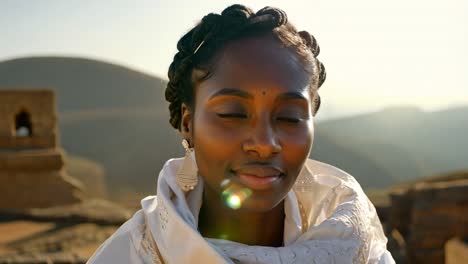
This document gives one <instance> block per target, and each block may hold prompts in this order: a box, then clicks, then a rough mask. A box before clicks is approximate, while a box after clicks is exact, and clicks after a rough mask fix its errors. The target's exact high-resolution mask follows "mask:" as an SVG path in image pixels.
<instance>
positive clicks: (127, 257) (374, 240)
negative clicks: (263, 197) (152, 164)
mask: <svg viewBox="0 0 468 264" xmlns="http://www.w3.org/2000/svg"><path fill="white" fill-rule="evenodd" d="M181 163H182V159H171V160H169V161H167V162H166V164H165V165H164V167H163V169H162V170H161V172H160V174H159V180H158V190H157V196H149V197H147V198H145V199H143V200H142V201H141V205H142V209H141V210H140V211H138V212H137V213H136V214H135V215H134V216H133V217H132V218H131V219H130V220H129V221H127V222H126V223H125V224H124V225H123V226H122V227H120V228H119V230H118V231H117V232H116V233H115V234H114V235H113V236H112V237H110V238H109V239H108V240H107V241H106V242H105V243H104V244H103V245H101V247H100V248H99V249H98V250H97V251H96V253H95V254H94V255H93V257H92V258H91V259H90V260H89V262H88V263H169V264H173V263H268V264H275V263H395V262H394V260H393V258H392V256H391V254H390V253H389V252H388V251H387V250H386V243H387V239H386V237H385V235H384V233H383V230H382V226H381V224H380V221H379V218H378V216H377V214H376V211H375V208H374V206H373V205H372V203H371V202H370V201H369V199H368V198H367V196H366V195H365V194H364V192H363V191H362V189H361V187H360V186H359V184H358V183H357V182H356V180H355V179H354V178H353V177H352V176H350V175H349V174H347V173H345V172H343V171H341V170H339V169H337V168H335V167H333V166H331V165H328V164H325V163H321V162H318V161H315V160H311V159H309V160H307V162H306V163H305V165H304V167H303V169H302V170H301V173H300V175H299V177H298V179H297V181H296V184H295V185H294V187H293V189H292V190H291V191H290V192H289V193H288V195H287V197H286V199H285V205H284V206H285V216H286V217H285V224H284V245H285V246H284V247H264V246H249V245H245V244H241V243H236V242H233V241H228V240H222V239H211V238H204V237H202V236H201V234H200V233H199V232H198V231H197V227H198V213H199V211H200V207H201V203H202V193H203V180H202V179H201V178H200V179H199V183H198V185H197V186H196V187H195V189H194V190H193V191H190V192H189V193H187V194H185V193H184V192H183V191H182V190H181V189H180V188H179V186H178V185H177V183H176V181H175V174H176V172H177V170H178V168H179V166H180V165H181ZM161 259H162V260H163V261H161Z"/></svg>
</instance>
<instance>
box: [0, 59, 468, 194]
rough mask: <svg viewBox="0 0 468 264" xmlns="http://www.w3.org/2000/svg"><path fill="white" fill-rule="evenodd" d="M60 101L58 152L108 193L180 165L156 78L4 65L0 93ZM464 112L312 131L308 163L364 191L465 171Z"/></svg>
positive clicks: (70, 66)
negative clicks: (352, 180)
mask: <svg viewBox="0 0 468 264" xmlns="http://www.w3.org/2000/svg"><path fill="white" fill-rule="evenodd" d="M35 87H37V88H52V89H54V90H55V91H56V92H57V101H58V109H59V112H60V113H59V126H60V134H61V136H60V138H61V145H62V146H63V147H64V149H65V150H66V151H67V152H69V153H73V154H74V155H78V156H82V157H86V158H88V159H90V160H93V161H95V162H97V163H99V164H101V165H102V166H103V169H104V170H105V171H106V176H107V184H108V188H107V189H108V191H109V193H111V194H112V193H114V194H115V193H119V192H125V191H141V192H154V190H155V188H156V186H155V184H154V183H155V181H156V178H157V174H158V171H159V170H160V168H161V166H162V165H163V164H164V162H165V161H166V160H167V159H169V158H173V157H177V156H182V155H183V149H182V147H181V146H180V138H179V136H178V134H177V133H176V131H174V129H172V128H171V127H170V125H169V123H168V117H169V114H168V110H167V103H166V102H165V100H164V96H163V94H164V89H165V82H164V80H162V79H159V78H157V77H153V76H150V75H147V74H143V73H140V72H137V71H133V70H131V69H128V68H125V67H121V66H118V65H113V64H109V63H105V62H100V61H93V60H88V59H80V58H53V57H44V58H40V57H37V58H24V59H17V60H10V61H4V62H0V89H23V88H28V89H30V88H35ZM467 121H468V107H459V108H453V109H448V110H444V111H440V112H423V111H420V110H419V109H417V108H411V107H401V108H389V109H384V110H382V111H380V112H375V113H369V114H362V115H358V116H353V117H347V118H341V119H335V120H329V121H322V122H318V123H317V124H316V136H315V142H314V147H313V151H312V157H313V158H316V159H318V160H321V161H324V162H327V163H330V164H333V165H335V166H337V167H339V168H342V169H344V170H345V171H348V172H349V173H351V174H352V175H354V176H355V177H356V178H357V179H358V180H359V182H360V183H361V184H362V185H363V187H365V188H380V187H386V186H390V185H392V184H395V183H398V182H401V181H407V180H411V179H416V178H419V177H423V176H428V175H434V174H438V173H443V172H446V171H453V170H461V169H466V168H467V167H468V164H467V162H466V157H467V156H468V141H466V140H465V137H466V136H465V135H466V134H468V122H467Z"/></svg>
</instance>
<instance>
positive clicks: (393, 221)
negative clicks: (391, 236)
mask: <svg viewBox="0 0 468 264" xmlns="http://www.w3.org/2000/svg"><path fill="white" fill-rule="evenodd" d="M467 193H468V179H460V180H452V181H447V182H421V183H417V184H415V185H413V186H412V187H411V188H408V189H407V190H405V191H402V190H400V191H398V192H395V193H393V194H392V195H391V201H392V204H391V209H390V213H389V216H388V229H389V230H394V229H395V230H398V231H399V232H400V233H401V234H403V237H404V240H405V244H406V256H407V261H408V263H429V264H430V263H444V259H445V258H446V257H447V256H446V255H445V251H444V246H445V244H446V242H447V241H448V240H450V239H451V238H453V237H466V236H468V217H466V216H467V215H468V195H467Z"/></svg>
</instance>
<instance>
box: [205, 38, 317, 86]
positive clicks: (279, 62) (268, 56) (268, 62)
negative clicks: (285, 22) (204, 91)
mask: <svg viewBox="0 0 468 264" xmlns="http://www.w3.org/2000/svg"><path fill="white" fill-rule="evenodd" d="M204 82H207V83H206V84H216V85H217V86H223V87H219V88H225V87H232V88H246V87H260V88H262V89H263V88H267V87H276V88H280V89H281V90H288V91H291V90H294V91H300V92H305V91H308V90H309V84H310V79H309V74H308V73H307V72H306V70H305V69H304V66H303V65H302V64H301V62H300V60H299V58H298V57H297V55H296V54H295V53H294V51H292V50H290V49H289V48H285V47H283V46H282V44H281V42H280V41H279V40H277V39H276V38H275V37H274V36H272V35H271V36H270V35H266V36H260V37H250V38H246V39H241V40H236V41H233V42H231V43H229V44H227V45H226V46H225V47H224V48H223V49H222V50H221V51H220V54H219V55H218V56H217V59H216V61H215V66H214V70H213V74H212V76H211V77H210V78H209V79H208V80H206V81H204ZM201 86H205V85H201Z"/></svg>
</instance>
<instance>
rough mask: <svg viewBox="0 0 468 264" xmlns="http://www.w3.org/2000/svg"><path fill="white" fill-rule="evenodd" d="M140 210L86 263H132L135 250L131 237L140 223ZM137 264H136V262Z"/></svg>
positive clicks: (136, 231)
mask: <svg viewBox="0 0 468 264" xmlns="http://www.w3.org/2000/svg"><path fill="white" fill-rule="evenodd" d="M141 214H142V213H141V210H140V211H138V212H137V213H135V214H134V215H133V216H132V218H130V219H129V220H128V221H127V222H125V223H124V224H123V225H122V226H120V228H119V229H118V230H117V231H116V232H115V233H114V234H112V236H110V237H109V238H108V239H107V240H106V241H104V243H103V244H102V245H101V246H100V247H99V248H98V249H97V250H96V252H94V254H93V256H92V257H91V258H90V259H89V261H88V262H87V263H89V264H91V263H133V262H132V261H135V259H134V257H136V254H135V253H136V250H135V247H134V245H133V243H132V240H133V239H132V237H134V236H135V234H136V233H138V226H139V225H140V224H144V223H141V220H142V217H141ZM136 263H138V262H136Z"/></svg>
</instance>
